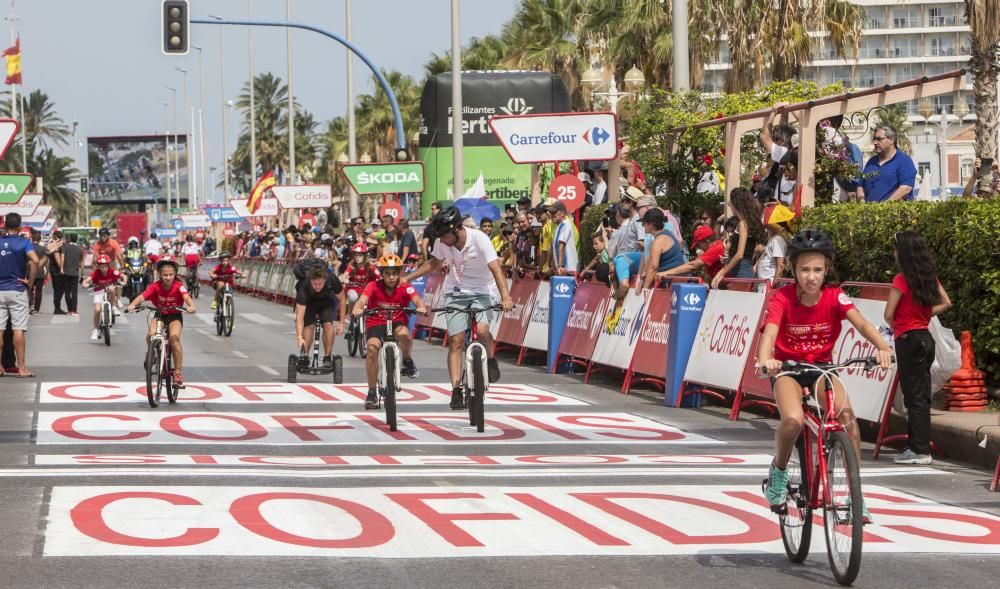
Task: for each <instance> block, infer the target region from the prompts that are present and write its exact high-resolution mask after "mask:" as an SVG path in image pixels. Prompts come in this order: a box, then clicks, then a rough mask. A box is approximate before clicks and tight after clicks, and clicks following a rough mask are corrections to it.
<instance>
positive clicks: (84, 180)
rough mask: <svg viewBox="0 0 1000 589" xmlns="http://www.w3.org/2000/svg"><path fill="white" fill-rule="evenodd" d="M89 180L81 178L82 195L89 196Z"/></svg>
mask: <svg viewBox="0 0 1000 589" xmlns="http://www.w3.org/2000/svg"><path fill="white" fill-rule="evenodd" d="M87 189H88V187H87V178H86V177H83V178H80V194H87Z"/></svg>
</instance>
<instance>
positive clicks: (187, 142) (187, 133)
mask: <svg viewBox="0 0 1000 589" xmlns="http://www.w3.org/2000/svg"><path fill="white" fill-rule="evenodd" d="M174 69H175V70H177V71H179V72H180V73H182V74H184V79H183V85H182V86H181V92H183V94H184V109H183V110H182V111H181V112H183V113H184V114H183V115H182V116H183V117H184V165H185V166H186V167H187V173H188V175H187V187H188V202H189V203H190V202H191V199H192V198H193V196H194V185H193V184H192V182H191V178H192V174H191V172H192V169H191V148H192V146H193V142H192V141H191V124H190V123H189V122H188V118H189V117H188V108H189V107H188V71H187V70H186V69H184V68H182V67H180V66H177V67H175V68H174ZM179 178H180V176H179V172H178V179H179ZM180 206H181V205H180V200H178V201H177V207H178V208H180Z"/></svg>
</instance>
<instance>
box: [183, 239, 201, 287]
mask: <svg viewBox="0 0 1000 589" xmlns="http://www.w3.org/2000/svg"><path fill="white" fill-rule="evenodd" d="M181 255H183V256H184V267H185V268H187V280H188V283H189V284H190V283H191V281H192V280H197V279H198V264H200V263H201V246H200V245H199V244H197V243H195V241H194V236H193V235H191V234H190V233H189V234H188V235H186V236H185V237H184V246H183V247H181Z"/></svg>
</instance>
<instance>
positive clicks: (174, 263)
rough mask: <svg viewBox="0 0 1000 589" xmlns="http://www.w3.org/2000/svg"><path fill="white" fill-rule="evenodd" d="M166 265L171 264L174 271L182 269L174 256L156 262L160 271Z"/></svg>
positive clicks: (164, 257) (163, 257)
mask: <svg viewBox="0 0 1000 589" xmlns="http://www.w3.org/2000/svg"><path fill="white" fill-rule="evenodd" d="M165 264H170V265H171V266H173V267H174V270H179V269H180V267H181V266H180V264H178V263H177V260H175V259H174V257H173V256H162V257H161V258H160V259H159V260H157V261H156V269H157V270H159V269H160V268H162V267H163V266H164V265H165Z"/></svg>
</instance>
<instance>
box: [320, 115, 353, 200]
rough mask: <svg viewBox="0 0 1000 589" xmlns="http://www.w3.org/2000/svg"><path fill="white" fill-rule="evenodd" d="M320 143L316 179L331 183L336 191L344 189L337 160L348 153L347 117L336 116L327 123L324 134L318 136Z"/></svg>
mask: <svg viewBox="0 0 1000 589" xmlns="http://www.w3.org/2000/svg"><path fill="white" fill-rule="evenodd" d="M317 143H318V144H319V161H318V164H317V166H316V180H317V181H318V182H321V183H324V184H330V185H331V186H333V189H334V190H335V191H338V192H340V191H342V185H341V183H342V182H343V180H342V178H341V176H340V174H339V170H338V169H337V160H338V159H339V158H340V155H341V154H347V119H346V118H345V117H335V118H333V119H331V120H329V121H327V123H326V129H325V130H324V131H323V134H322V135H320V136H319V137H318V138H317Z"/></svg>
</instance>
